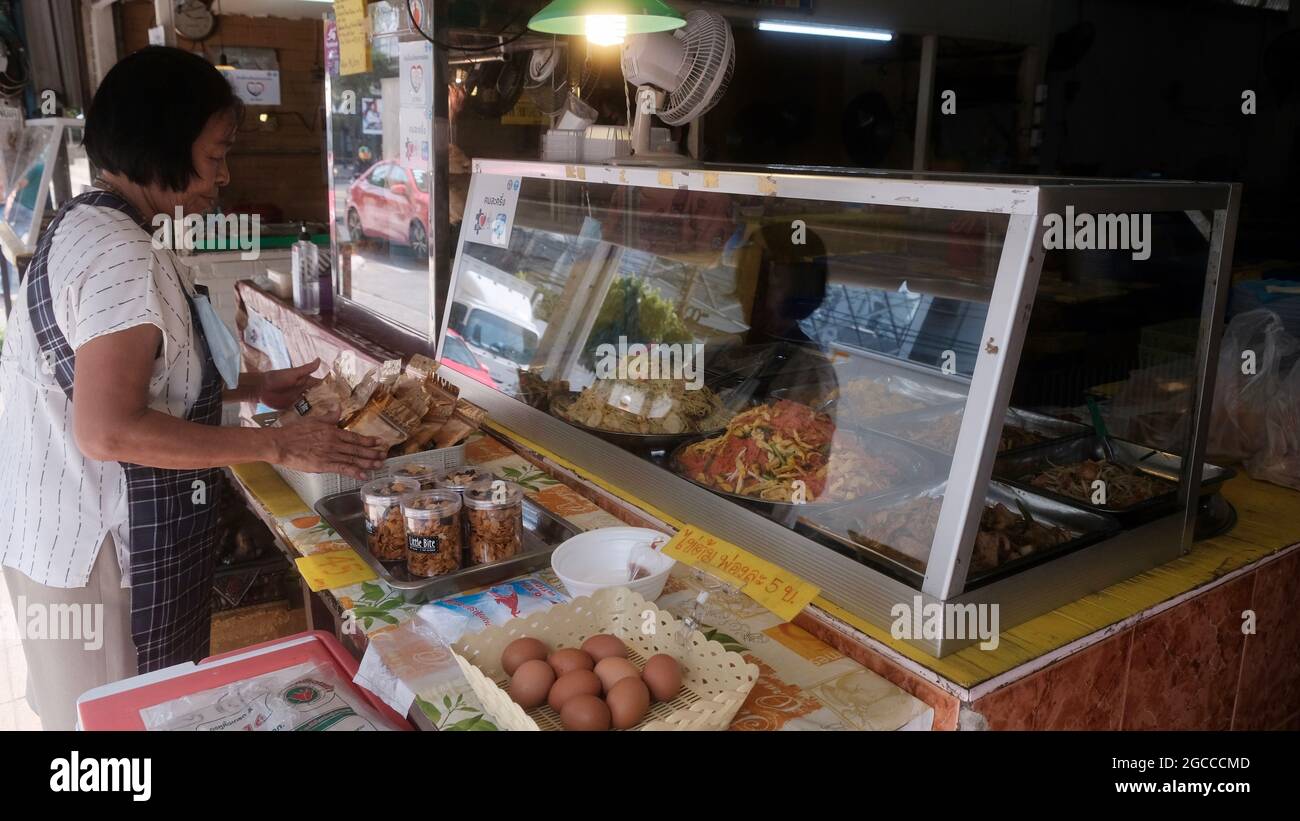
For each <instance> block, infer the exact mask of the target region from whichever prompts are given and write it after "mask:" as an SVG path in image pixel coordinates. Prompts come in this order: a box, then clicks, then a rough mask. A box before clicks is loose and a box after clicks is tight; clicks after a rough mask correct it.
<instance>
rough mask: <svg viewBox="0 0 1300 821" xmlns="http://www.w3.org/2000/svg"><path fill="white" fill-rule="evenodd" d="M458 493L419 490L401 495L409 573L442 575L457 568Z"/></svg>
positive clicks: (458, 542) (459, 548) (459, 504)
mask: <svg viewBox="0 0 1300 821" xmlns="http://www.w3.org/2000/svg"><path fill="white" fill-rule="evenodd" d="M460 508H461V501H460V494H459V493H456V492H455V491H451V490H422V491H419V492H418V493H410V494H407V495H406V496H403V497H402V519H403V520H404V521H405V523H406V569H407V570H408V571H410V573H411V575H412V576H421V577H424V578H428V577H430V576H445V575H446V574H448V573H453V572H455V571H457V570H459V569H460V551H461V532H460V529H461V524H460Z"/></svg>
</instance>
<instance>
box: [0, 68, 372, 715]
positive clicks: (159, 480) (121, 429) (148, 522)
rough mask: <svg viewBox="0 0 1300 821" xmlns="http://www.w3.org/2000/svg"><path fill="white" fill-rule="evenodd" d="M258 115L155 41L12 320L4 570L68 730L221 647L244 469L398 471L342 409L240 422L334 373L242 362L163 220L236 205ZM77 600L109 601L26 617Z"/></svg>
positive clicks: (95, 135)
mask: <svg viewBox="0 0 1300 821" xmlns="http://www.w3.org/2000/svg"><path fill="white" fill-rule="evenodd" d="M240 114H241V107H240V104H239V100H238V99H237V98H236V97H235V96H234V95H233V93H232V92H231V89H230V86H229V85H228V84H227V83H226V81H225V79H224V78H223V77H222V76H221V74H220V73H219V72H218V71H217V70H216V69H215V68H213V66H212V65H211V64H209V63H208V62H207V61H205V60H204V59H203V58H201V57H199V56H197V55H194V54H191V53H189V52H185V51H181V50H178V49H171V48H152V47H151V48H146V49H144V50H142V51H139V52H136V53H135V54H132V55H131V56H129V57H126V58H125V59H123V60H122V61H121V62H119V63H118V64H117V65H116V66H114V67H113V69H112V70H111V71H109V72H108V75H107V76H106V77H105V78H104V80H103V82H102V83H101V84H100V87H99V89H98V91H97V92H96V94H95V99H94V101H93V103H92V104H91V107H90V111H89V114H88V115H87V117H86V126H85V148H86V153H87V154H88V155H89V157H90V160H91V162H92V163H94V165H95V167H96V168H97V169H98V171H99V172H100V177H99V179H98V180H97V184H96V189H95V190H93V191H91V192H90V193H87V194H84V195H82V196H80V197H77V198H75V199H73V200H71V201H69V202H68V203H67V204H65V205H64V207H63V208H61V209H60V210H59V212H58V214H56V215H55V217H54V220H53V221H52V222H51V223H50V225H49V226H48V227H47V228H46V229H45V231H44V233H42V235H41V238H40V241H39V244H38V246H37V249H36V253H35V255H34V256H33V259H32V262H31V264H30V265H29V267H28V269H27V272H26V275H25V278H24V280H23V286H22V288H21V290H20V295H19V298H18V301H17V303H16V305H15V307H14V310H13V314H12V315H11V317H10V324H9V329H8V334H7V338H6V341H5V347H4V352H3V357H0V402H2V403H3V407H2V408H0V464H2V465H4V470H3V471H0V564H3V565H4V576H5V583H6V585H7V586H8V588H9V591H10V595H11V597H12V598H13V600H14V603H15V608H14V609H15V615H16V617H17V620H18V625H19V629H20V632H22V633H23V636H22V637H23V650H24V653H25V654H26V656H27V664H28V671H29V687H28V698H29V701H31V702H32V706H33V709H35V710H36V711H37V713H38V714H39V715H40V717H41V722H42V724H43V725H44V727H45V728H46V729H71V728H72V727H73V726H74V723H75V704H76V699H77V696H79V695H80V694H81V693H83V692H85V691H86V690H88V689H91V688H92V687H96V686H99V685H102V684H105V683H107V682H110V681H114V680H117V679H120V678H124V677H128V676H132V675H135V674H136V673H138V672H147V671H150V670H156V669H159V668H162V667H166V666H169V665H172V664H177V663H180V662H183V661H190V660H194V659H197V658H200V657H202V656H203V655H205V654H206V653H207V646H208V633H209V628H210V625H209V609H208V608H209V596H210V593H211V587H212V581H211V580H212V565H213V557H214V550H215V548H216V545H215V544H214V539H215V524H216V514H217V508H218V503H219V497H220V495H221V484H222V478H223V474H222V472H221V468H222V467H223V466H226V465H234V464H239V463H241V462H255V461H267V462H274V463H277V464H282V465H287V466H289V467H293V468H297V469H299V470H306V471H321V472H323V471H331V472H337V473H343V474H347V475H351V476H355V477H363V476H365V475H366V472H367V471H368V470H370V469H373V468H376V467H379V466H380V465H381V464H382V458H383V454H382V453H381V452H380V450H379V449H378V448H377V447H376V445H377V444H378V443H377V442H376V441H374V440H372V439H370V438H368V437H362V436H357V435H355V434H352V433H350V432H347V431H342V430H339V429H338V428H337V427H336V426H334V425H332V424H329V423H326V422H315V421H309V422H305V423H303V424H297V425H294V426H292V427H285V428H269V429H256V428H223V427H220V421H221V404H222V402H223V401H227V402H229V401H241V400H245V399H258V400H260V401H262V402H264V403H265V404H267V405H270V406H272V407H277V408H284V407H287V406H289V405H290V404H291V403H292V402H293V401H294V400H295V399H296V398H297V397H298V396H299V395H300V394H301V392H302V391H303V390H304V389H305V388H307V387H308V386H310V385H311V384H313V382H314V380H313V379H312V378H311V376H310V374H311V372H312V371H313V370H315V368H316V367H317V365H318V363H317V362H312V363H308V364H306V365H303V366H301V367H298V368H291V369H288V370H281V371H270V372H267V373H261V374H256V373H252V374H240V373H239V368H238V359H237V358H235V359H233V360H232V359H231V357H230V356H229V355H228V353H229V350H230V345H231V339H230V337H229V331H228V330H227V329H226V328H225V326H224V325H223V324H222V323H221V321H220V320H219V319H217V318H216V316H215V314H214V313H212V309H211V306H210V305H208V303H207V298H206V294H205V293H204V290H203V289H202V288H197V287H195V286H194V285H193V283H192V282H191V281H190V278H189V275H188V272H187V270H186V268H185V267H184V266H183V265H181V264H180V263H179V261H178V260H177V259H176V258H175V256H174V255H173V253H172V252H171V251H169V250H166V247H165V245H164V243H162V242H161V241H152V240H151V238H152V236H153V235H154V234H155V233H159V234H160V233H161V232H157V230H156V227H155V226H156V225H157V224H158V223H157V222H155V219H154V218H155V217H156V216H158V215H165V216H167V217H174V215H175V211H176V209H177V208H180V209H181V210H182V211H183V212H184V213H187V214H202V213H204V212H207V211H210V210H212V208H213V206H215V205H216V203H217V197H218V194H219V191H220V188H221V187H222V186H224V185H226V184H227V182H229V179H230V175H229V172H228V170H227V167H226V154H227V152H228V151H229V150H230V146H231V144H232V142H233V140H234V137H235V133H236V132H237V130H238V125H239V119H240ZM235 350H237V348H236V349H235ZM214 353H215V354H216V355H217V359H216V360H215V361H214V358H213V356H214ZM67 605H91V607H84V606H83V607H78V608H77V610H76V611H75V612H78V613H80V614H82V615H83V619H82V624H81V625H80V626H81V629H80V630H77V631H74V632H76V633H77V635H75V636H66V635H53V634H50V632H49V631H46V630H40V629H26V628H30V627H32V626H34V625H36V624H37V620H40V624H41V625H43V626H44V625H51V624H53V623H54V622H53V621H52V620H51V617H54V619H55V620H57V618H58V616H59V614H61V613H68V612H74V611H71V610H70V608H68V607H67ZM96 605H99V607H96ZM87 615H88V616H90V619H89V620H87V619H86V618H84V616H87ZM87 621H89V623H88V624H87V623H86V622H87ZM97 627H98V628H99V629H98V630H96V628H97ZM57 632H58V631H55V633H57ZM96 632H98V635H94V633H96ZM47 635H48V636H49V637H48V638H47V637H45V636H47Z"/></svg>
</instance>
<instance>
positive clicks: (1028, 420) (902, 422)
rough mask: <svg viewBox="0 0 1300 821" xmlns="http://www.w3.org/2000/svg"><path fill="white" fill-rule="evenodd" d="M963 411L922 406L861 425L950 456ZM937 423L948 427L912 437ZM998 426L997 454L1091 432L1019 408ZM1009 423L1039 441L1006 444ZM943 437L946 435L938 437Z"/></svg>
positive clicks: (1008, 413)
mask: <svg viewBox="0 0 1300 821" xmlns="http://www.w3.org/2000/svg"><path fill="white" fill-rule="evenodd" d="M964 412H965V407H964V406H963V405H957V406H952V405H944V406H940V407H934V408H926V409H925V410H918V411H913V412H911V413H901V414H897V415H896V416H890V417H881V418H878V419H870V420H867V422H866V423H865V426H866V427H867V428H868V429H869V430H874V431H878V432H880V433H884V434H887V435H889V436H893V437H895V438H897V439H902V440H903V441H905V442H910V443H912V444H914V445H916V446H917V447H920V448H924V449H925V450H927V451H931V452H933V453H937V454H940V455H942V456H944V457H951V456H952V454H953V451H954V450H955V449H956V446H957V436H958V435H959V433H960V431H961V418H962V414H963V413H964ZM949 419H951V421H949ZM939 423H942V424H944V425H947V426H948V428H947V429H946V430H942V431H939V433H938V436H937V438H934V439H931V438H927V437H926V436H924V435H922V436H920V437H917V436H915V430H916V428H917V427H918V426H927V427H928V426H933V425H937V424H939ZM1002 425H1003V427H1002V432H1001V433H1000V434H999V437H998V453H1000V454H1007V453H1015V452H1018V451H1021V450H1025V449H1028V448H1035V447H1040V446H1042V445H1045V444H1050V443H1052V442H1056V441H1059V440H1061V439H1072V438H1077V437H1080V436H1086V435H1088V434H1089V433H1091V432H1092V428H1090V427H1088V426H1087V425H1081V424H1079V423H1078V422H1069V421H1066V420H1064V419H1057V418H1055V417H1052V416H1047V415H1045V414H1041V413H1034V412H1033V411H1026V410H1020V409H1018V408H1008V409H1007V413H1006V416H1005V417H1004V420H1003V423H1002ZM1012 425H1014V426H1015V427H1017V428H1019V429H1020V430H1022V431H1028V432H1029V433H1030V434H1031V435H1034V436H1039V437H1042V438H1041V440H1040V441H1038V442H1035V443H1033V444H1027V445H1015V444H1012V445H1006V443H1007V426H1012ZM927 433H928V431H927ZM944 436H946V437H948V438H947V439H943V438H941V437H944ZM943 445H948V448H947V450H944V449H943V447H942V446H943Z"/></svg>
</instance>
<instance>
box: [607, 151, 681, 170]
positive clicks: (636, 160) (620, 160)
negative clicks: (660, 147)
mask: <svg viewBox="0 0 1300 821" xmlns="http://www.w3.org/2000/svg"><path fill="white" fill-rule="evenodd" d="M605 164H606V165H627V166H637V167H644V166H673V167H674V168H677V167H681V166H687V165H696V164H697V163H696V161H695V160H694V159H693V158H691V157H688V156H686V155H685V154H678V153H676V152H668V151H647V152H645V153H642V154H633V155H632V156H630V157H617V158H615V159H612V160H609V161H607V162H606V163H605Z"/></svg>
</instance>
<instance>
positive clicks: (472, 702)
mask: <svg viewBox="0 0 1300 821" xmlns="http://www.w3.org/2000/svg"><path fill="white" fill-rule="evenodd" d="M466 458H467V459H468V460H469V461H470V462H472V463H475V464H478V465H481V466H483V467H485V468H486V469H488V470H491V471H492V472H493V473H495V474H497V475H499V476H502V477H504V478H509V479H511V480H513V481H515V482H517V483H519V484H520V485H522V486H523V487H524V489H525V492H526V493H528V495H529V496H530V497H531V498H532V499H533V500H534V501H536V502H538V503H539V504H541V505H542V506H544V507H546V508H547V509H548V510H550V511H551V512H552V513H554V514H556V515H558V516H561V517H562V518H564V519H566V520H567V521H568V522H569V523H570V524H572V525H574V526H575V527H577V528H578V529H581V530H588V529H592V528H597V527H607V526H621V525H623V524H624V523H623V522H622V521H620V520H619V519H617V518H616V517H614V516H613V515H612V514H610V513H608V512H606V511H604V510H602V509H601V508H599V507H598V506H596V505H595V504H593V503H592V502H591V501H589V500H588V499H586V498H585V497H583V496H582V495H581V494H579V493H577V492H576V491H574V490H573V489H571V488H569V487H568V486H566V485H564V484H562V483H560V482H559V481H557V480H555V479H554V478H552V477H550V476H549V475H547V474H546V473H545V472H543V471H542V470H540V469H539V468H537V467H536V466H535V465H534V464H532V463H531V462H529V461H528V460H526V459H524V458H523V457H522V456H520V455H519V454H517V453H516V452H515V451H513V450H511V449H510V448H509V447H507V446H506V445H504V444H503V443H501V442H499V441H498V440H496V439H494V438H492V437H489V436H485V435H479V436H476V437H475V438H473V439H472V440H471V441H470V442H469V443H468V444H467V446H466ZM234 473H235V476H236V479H237V480H238V482H239V483H240V485H242V487H243V488H244V490H245V491H246V492H247V494H248V495H249V496H250V497H252V501H254V502H255V503H256V504H258V505H259V506H260V507H261V508H262V513H263V514H264V516H263V518H264V519H266V520H267V521H269V522H270V523H271V524H272V525H273V527H274V529H275V530H276V531H277V535H278V536H280V537H281V539H283V540H284V541H285V542H286V543H287V544H289V545H290V546H292V548H293V550H294V551H296V552H297V553H299V554H300V555H304V556H306V555H313V554H318V553H324V552H330V551H336V550H346V549H349V548H348V545H347V544H346V543H345V542H344V541H343V540H341V539H340V538H339V537H338V534H337V533H335V532H334V531H333V530H332V529H331V528H330V527H329V526H328V525H327V524H325V523H323V522H322V521H321V520H320V517H318V516H317V515H315V514H314V513H313V512H311V510H310V506H309V505H307V504H305V503H304V502H303V501H302V499H300V498H299V497H298V496H297V494H296V493H294V492H293V490H292V489H290V488H289V486H288V485H286V484H285V483H284V481H283V480H282V479H281V478H280V477H279V475H278V474H277V473H276V472H275V471H274V470H273V469H272V468H271V467H270V466H268V465H265V464H262V463H257V464H251V465H240V466H238V467H236V468H234ZM536 575H537V576H538V577H540V578H541V579H542V580H543V581H545V582H547V583H548V584H550V585H551V586H552V587H555V588H556V589H559V590H563V589H564V588H563V585H562V583H561V582H560V581H559V579H558V578H556V577H555V576H554V575H553V574H551V573H550V572H549V571H546V572H543V573H539V574H536ZM703 589H707V590H709V591H710V596H709V600H708V603H707V605H706V606H705V608H704V610H703V617H704V621H705V623H706V626H707V629H706V631H705V632H706V635H708V636H709V638H711V639H714V640H716V641H720V642H722V643H723V644H724V645H725V646H726V647H727V649H729V650H734V651H736V652H740V653H742V654H743V655H744V656H745V657H746V659H747V660H749V661H751V662H753V663H755V664H757V665H758V667H759V669H760V671H761V675H760V677H759V680H758V683H757V685H756V686H755V688H754V691H753V692H752V693H751V694H750V697H749V698H748V699H747V700H746V702H745V704H744V705H743V706H742V707H741V709H740V712H739V713H738V714H737V715H736V717H735V719H734V720H733V722H732V728H733V729H738V730H741V729H743V730H777V729H801V730H835V729H849V730H897V729H930V728H931V726H932V723H933V715H934V712H933V709H932V708H931V707H929V706H928V705H926V704H925V703H923V702H922V701H921V700H919V699H917V698H915V697H914V696H912V695H909V694H908V693H906V692H904V691H903V690H902V689H900V688H899V687H897V686H896V685H894V684H891V683H890V682H889V681H887V680H885V679H884V678H882V677H881V676H879V675H877V674H876V673H874V672H872V671H871V670H868V669H866V668H865V667H863V666H862V665H860V664H859V663H858V662H856V661H854V660H852V659H851V658H849V657H848V656H846V655H844V654H842V653H840V652H839V651H838V650H836V649H835V648H833V647H831V646H830V645H828V644H826V643H824V642H822V641H821V640H819V639H818V638H816V637H815V636H813V635H812V634H810V633H808V632H807V631H806V630H804V629H802V628H800V627H798V626H796V625H795V624H793V623H787V622H784V621H783V620H782V619H780V618H779V617H777V616H776V615H774V614H772V613H770V612H769V611H767V610H766V609H764V608H763V607H762V606H761V605H759V604H757V603H756V602H754V601H753V600H752V599H750V598H749V597H747V596H745V595H743V594H741V593H739V592H737V591H735V590H734V589H731V588H729V587H726V586H725V585H723V584H721V583H720V582H717V581H716V580H714V579H712V578H711V577H708V576H705V575H703V574H699V573H697V572H695V571H693V570H691V569H690V568H689V567H686V566H685V565H683V564H681V563H679V564H678V565H677V567H676V568H675V569H674V571H673V574H672V576H671V577H670V578H669V581H668V584H667V586H666V587H665V589H664V593H663V594H662V595H661V596H660V598H659V599H658V601H657V604H658V605H659V606H660V607H661V608H665V609H667V610H669V611H670V612H673V613H674V614H675V615H677V616H679V617H680V616H681V615H683V613H684V612H685V608H686V607H687V606H689V605H690V604H691V603H692V602H694V601H695V599H696V597H697V595H698V593H699V591H700V590H703ZM328 595H330V596H332V597H334V598H335V599H336V600H337V602H338V605H339V607H340V608H341V609H344V610H348V609H352V610H354V612H355V613H356V614H357V626H358V627H359V628H360V629H361V630H362V631H364V632H365V634H366V637H367V639H370V638H372V637H375V636H379V635H381V634H385V633H388V634H389V635H390V636H391V638H392V639H393V640H394V641H396V642H405V641H409V640H410V637H409V635H406V634H405V633H404V632H403V631H398V629H397V628H398V626H399V625H401V624H402V623H404V622H406V621H408V620H409V619H411V618H412V617H413V616H414V615H415V612H416V610H418V606H416V605H410V604H407V603H405V602H401V601H394V599H395V598H397V596H396V594H395V593H394V592H393V591H392V590H389V589H387V587H386V585H384V583H383V582H382V581H381V580H378V579H376V580H374V581H369V582H363V583H360V584H356V585H350V586H347V587H341V588H338V589H334V590H330V591H328ZM393 647H394V645H393V644H391V643H390V644H389V647H388V650H389V652H392V650H393ZM418 649H419V648H415V647H412V648H409V652H410V654H411V655H414V654H415V653H416V652H418ZM402 652H404V653H405V652H407V650H406V649H405V648H404V649H403V651H402ZM459 685H460V686H458V687H453V688H452V690H451V692H448V691H447V690H446V689H439V690H438V691H437V692H421V691H417V692H416V695H417V702H416V703H417V705H418V706H419V707H420V709H422V710H423V712H424V714H425V717H427V718H428V719H429V721H430V722H431V723H432V724H433V726H435V727H437V728H439V729H495V727H494V726H493V725H492V724H491V721H490V718H489V717H487V716H485V715H484V714H483V711H482V707H481V705H480V704H479V703H478V702H477V700H476V699H475V697H474V695H473V693H472V691H471V690H470V689H469V685H468V683H466V682H463V681H461V682H459Z"/></svg>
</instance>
